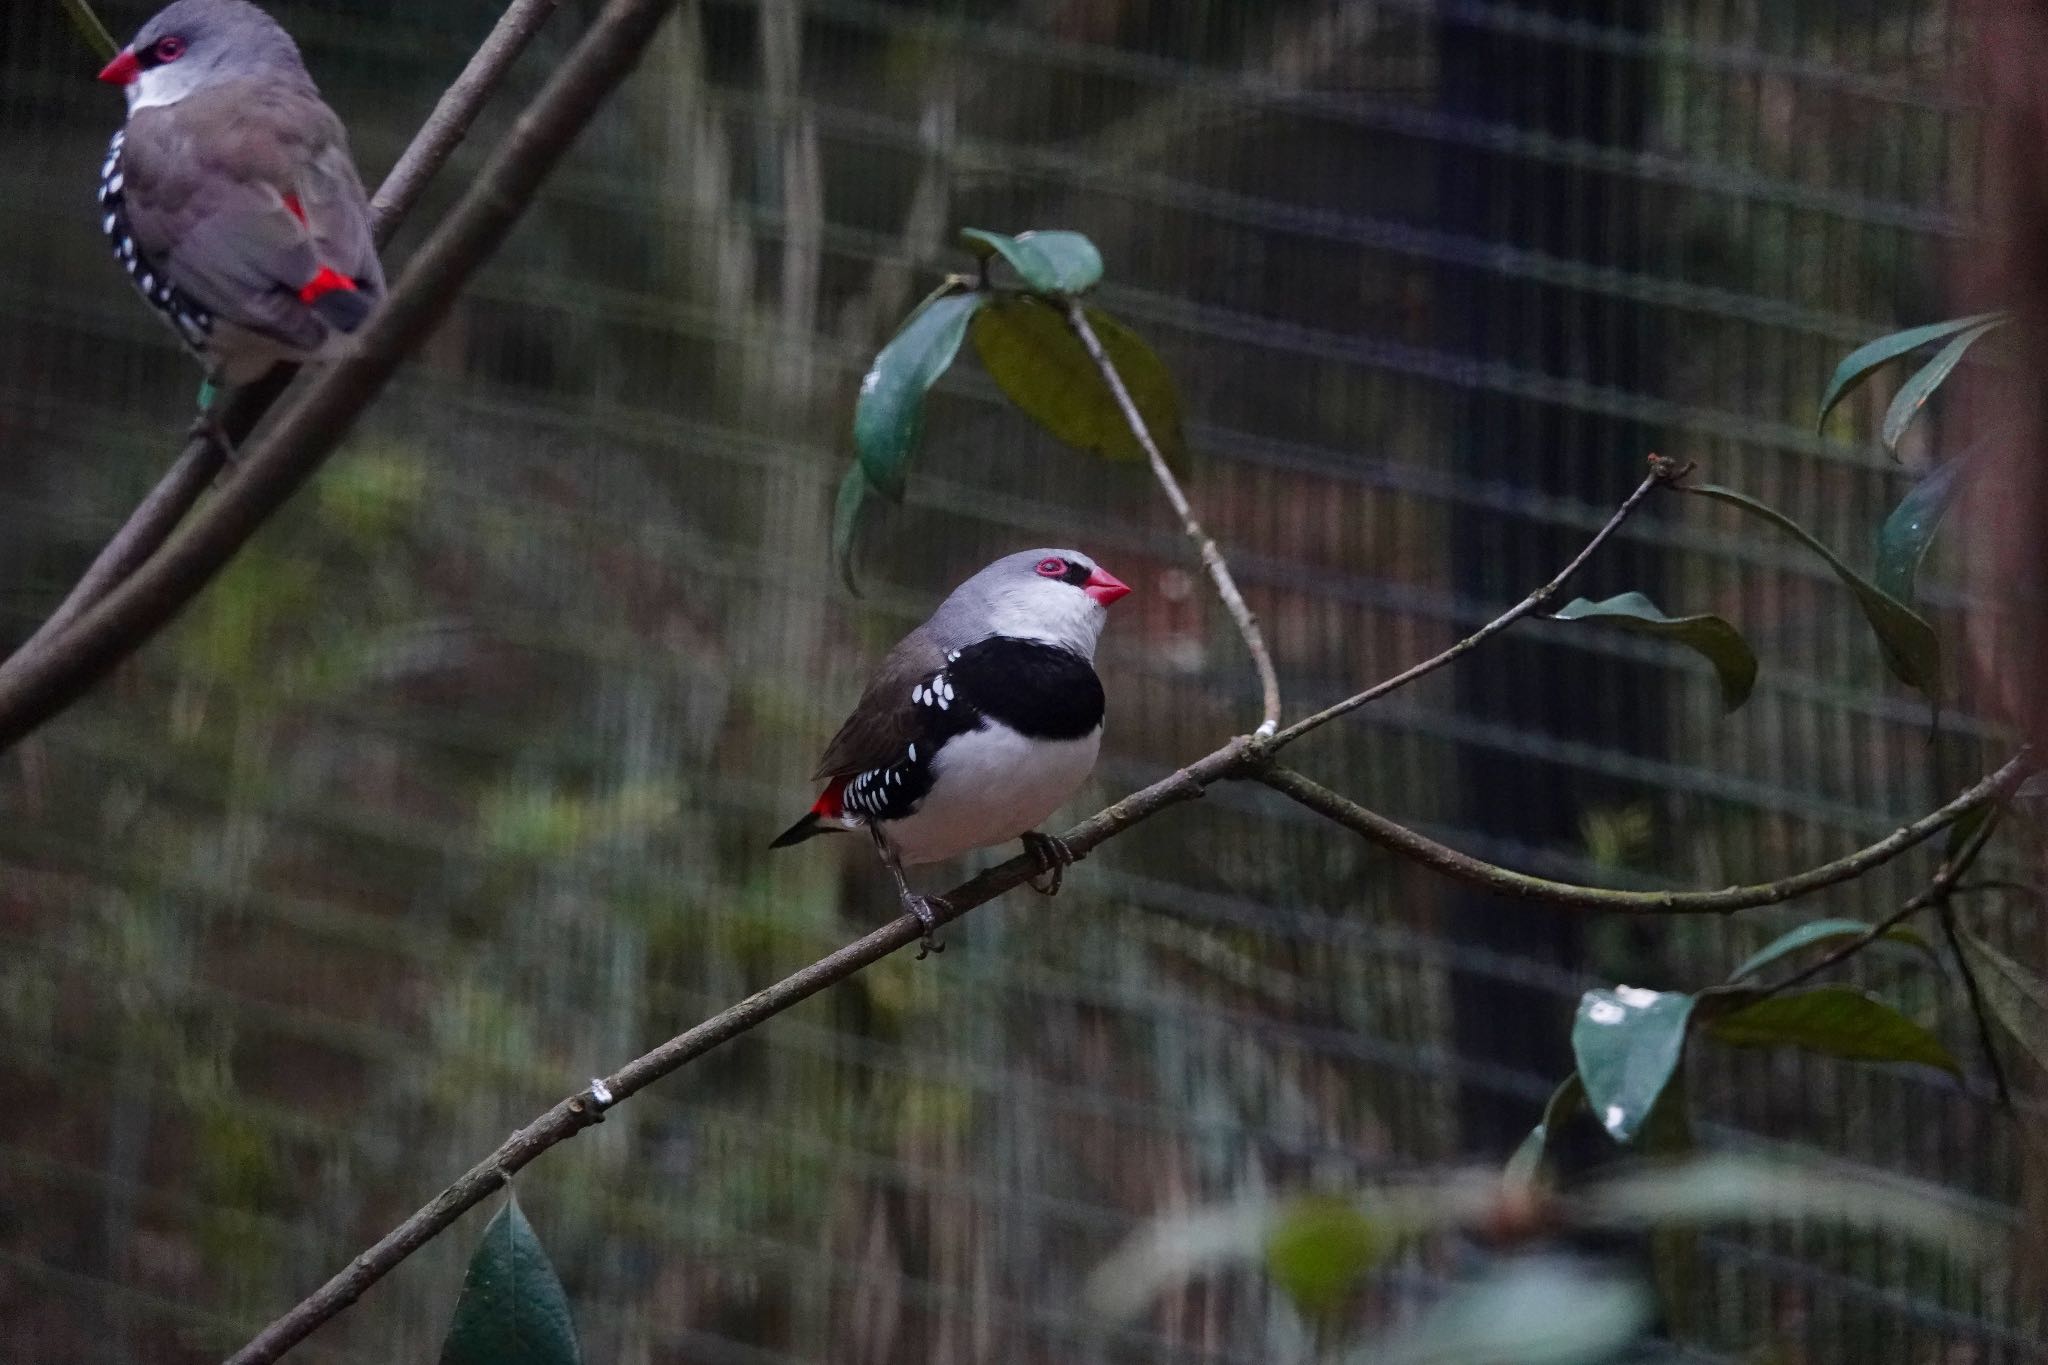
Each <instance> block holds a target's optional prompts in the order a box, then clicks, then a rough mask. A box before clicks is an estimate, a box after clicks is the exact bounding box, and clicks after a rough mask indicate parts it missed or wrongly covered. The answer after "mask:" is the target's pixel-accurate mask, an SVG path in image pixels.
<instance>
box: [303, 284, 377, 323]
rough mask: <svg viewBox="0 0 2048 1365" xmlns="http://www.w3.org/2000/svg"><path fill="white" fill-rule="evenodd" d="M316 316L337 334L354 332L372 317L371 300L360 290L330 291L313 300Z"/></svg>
mask: <svg viewBox="0 0 2048 1365" xmlns="http://www.w3.org/2000/svg"><path fill="white" fill-rule="evenodd" d="M313 312H314V314H315V315H316V316H317V317H318V318H319V319H320V320H321V321H322V322H324V323H326V324H327V325H328V326H329V327H332V328H333V329H334V330H335V331H337V332H353V331H355V329H356V328H358V327H360V326H362V325H363V320H364V319H365V318H367V317H369V316H370V300H369V299H368V298H367V297H365V296H364V294H363V291H362V290H360V289H330V290H328V291H327V292H326V293H324V294H322V295H321V296H320V297H319V298H317V299H315V300H313Z"/></svg>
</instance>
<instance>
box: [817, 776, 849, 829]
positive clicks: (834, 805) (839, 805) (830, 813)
mask: <svg viewBox="0 0 2048 1365" xmlns="http://www.w3.org/2000/svg"><path fill="white" fill-rule="evenodd" d="M846 783H847V779H846V778H843V777H835V778H833V779H832V784H831V785H830V786H828V787H826V788H825V790H824V792H823V793H822V794H821V795H820V796H819V797H818V802H817V804H816V805H814V806H812V807H811V814H813V815H819V816H823V817H824V818H825V819H827V820H837V819H838V818H839V816H840V813H841V812H843V811H844V810H845V809H846V803H845V802H843V801H841V800H840V799H839V796H840V793H841V792H843V791H845V790H846Z"/></svg>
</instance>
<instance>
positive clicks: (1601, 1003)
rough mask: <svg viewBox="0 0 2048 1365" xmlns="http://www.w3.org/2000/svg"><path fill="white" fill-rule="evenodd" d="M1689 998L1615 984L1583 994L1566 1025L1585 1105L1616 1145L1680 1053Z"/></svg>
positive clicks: (1632, 1130)
mask: <svg viewBox="0 0 2048 1365" xmlns="http://www.w3.org/2000/svg"><path fill="white" fill-rule="evenodd" d="M1692 1007H1693V999H1692V997H1691V996H1689V995H1686V994H1683V993H1681V992H1678V991H1648V990H1642V989H1640V988H1639V987H1635V986H1617V987H1615V988H1614V989H1613V990H1611V991H1604V990H1602V991H1587V992H1586V993H1585V995H1583V996H1581V997H1580V999H1579V1011H1578V1016H1577V1017H1576V1018H1575V1019H1574V1020H1573V1021H1572V1055H1573V1056H1575V1057H1576V1058H1577V1059H1578V1063H1579V1077H1580V1079H1581V1080H1582V1081H1583V1082H1584V1084H1585V1087H1586V1104H1587V1107H1589V1108H1590V1109H1591V1110H1592V1111H1593V1117H1594V1118H1596V1119H1598V1120H1599V1121H1600V1126H1601V1127H1603V1128H1605V1129H1606V1130H1607V1132H1608V1134H1609V1136H1611V1137H1613V1139H1614V1140H1615V1141H1616V1142H1629V1141H1632V1140H1633V1139H1634V1138H1635V1136H1636V1135H1637V1133H1638V1132H1640V1131H1641V1129H1642V1126H1643V1124H1644V1122H1645V1121H1646V1120H1647V1119H1648V1118H1649V1117H1650V1111H1651V1110H1652V1109H1653V1108H1655V1107H1656V1104H1657V1097H1658V1096H1659V1095H1661V1094H1663V1093H1664V1087H1665V1086H1666V1085H1668V1084H1670V1082H1671V1078H1672V1076H1673V1075H1674V1074H1675V1073H1676V1071H1677V1070H1678V1063H1679V1059H1680V1058H1681V1057H1683V1056H1684V1054H1685V1028H1686V1024H1687V1022H1688V1021H1689V1020H1690V1019H1691V1018H1692Z"/></svg>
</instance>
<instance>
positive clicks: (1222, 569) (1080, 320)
mask: <svg viewBox="0 0 2048 1365" xmlns="http://www.w3.org/2000/svg"><path fill="white" fill-rule="evenodd" d="M1067 326H1069V327H1071V328H1072V329H1073V331H1074V335H1075V336H1077V337H1079V338H1081V344H1082V345H1083V346H1085V347H1087V348H1088V356H1089V358H1090V359H1091V360H1093V361H1094V362H1095V368H1096V369H1097V370H1099V371H1101V372H1102V379H1103V382H1104V383H1106V384H1108V385H1109V391H1110V393H1111V394H1112V395H1114V396H1115V398H1116V404H1117V406H1118V407H1119V408H1121V409H1122V410H1123V414H1124V421H1125V423H1126V424H1128V425H1129V427H1130V429H1131V435H1133V436H1135V437H1137V438H1138V444H1139V445H1141V446H1143V447H1144V448H1145V458H1146V459H1147V460H1149V461H1151V463H1152V477H1154V478H1155V479H1157V480H1159V486H1160V487H1161V488H1163V489H1165V490H1166V500H1167V501H1168V502H1170V503H1172V504H1173V510H1174V513H1175V514H1176V515H1177V516H1179V517H1180V525H1181V529H1182V530H1183V531H1185V532H1187V536H1188V539H1189V540H1192V541H1193V542H1194V543H1195V551H1196V553H1197V554H1199V555H1200V556H1201V558H1202V567H1203V568H1205V569H1207V570H1208V571H1209V578H1210V580H1211V581H1212V582H1214V583H1215V584H1216V595H1217V596H1218V597H1220V598H1222V599H1223V607H1224V610H1226V611H1228V612H1229V613H1230V619H1231V620H1233V621H1235V622H1236V623H1237V633H1238V634H1239V635H1242V636H1243V637H1244V644H1245V648H1246V649H1249V650H1250V651H1251V653H1252V666H1253V667H1255V668H1257V669H1258V671H1259V692H1260V695H1261V697H1262V704H1263V707H1264V718H1263V719H1261V720H1260V721H1259V728H1258V729H1257V730H1256V731H1255V732H1254V733H1255V734H1256V735H1258V736H1259V737H1260V738H1262V739H1263V738H1265V737H1267V736H1269V735H1271V734H1273V732H1274V731H1276V730H1278V729H1279V728H1280V675H1279V673H1278V672H1276V671H1275V670H1274V668H1273V655H1272V652H1271V651H1270V650H1268V649H1267V648H1266V637H1265V636H1264V635H1262V634H1260V633H1259V621H1258V618H1257V617H1256V616H1253V615H1252V609H1251V608H1250V607H1249V606H1246V605H1245V600H1244V594H1242V593H1240V592H1239V591H1238V590H1237V580H1236V579H1234V578H1232V577H1231V576H1230V565H1229V564H1228V563H1227V562H1225V560H1224V558H1223V551H1221V550H1219V549H1217V548H1216V541H1215V539H1214V538H1213V537H1211V536H1210V534H1209V533H1208V532H1207V531H1205V530H1203V529H1202V523H1201V522H1200V521H1198V520H1197V519H1196V517H1195V509H1194V506H1193V504H1191V503H1189V502H1188V495H1187V494H1186V493H1184V492H1182V491H1181V486H1180V480H1179V479H1176V478H1175V477H1174V476H1173V471H1172V470H1171V469H1169V468H1167V465H1166V457H1165V456H1164V455H1162V454H1160V453H1159V443H1158V442H1157V441H1154V440H1153V439H1152V431H1151V428H1150V427H1148V426H1147V425H1146V424H1145V417H1144V414H1143V413H1140V412H1139V411H1138V405H1137V403H1136V402H1135V401H1133V400H1132V398H1131V391H1130V390H1129V389H1127V388H1125V387H1124V379H1123V376H1122V375H1121V374H1118V373H1117V368H1116V366H1115V364H1114V363H1112V362H1111V360H1110V358H1109V352H1107V351H1105V350H1103V349H1102V339H1101V338H1100V337H1098V336H1096V335H1095V329H1094V328H1093V327H1091V326H1090V325H1089V323H1088V312H1087V310H1086V309H1084V308H1083V307H1082V306H1081V301H1080V300H1079V299H1068V300H1067Z"/></svg>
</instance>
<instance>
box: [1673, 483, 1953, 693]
mask: <svg viewBox="0 0 2048 1365" xmlns="http://www.w3.org/2000/svg"><path fill="white" fill-rule="evenodd" d="M1684 488H1685V491H1686V492H1688V493H1697V494H1699V495H1700V496H1701V497H1703V498H1712V499H1714V501H1716V502H1724V503H1727V504H1728V505H1729V506H1731V507H1740V508H1741V509H1742V510H1743V511H1745V512H1750V513H1753V514H1754V515H1756V516H1759V517H1762V518H1763V519H1764V520H1766V521H1768V522H1770V523H1771V524H1772V525H1773V526H1775V527H1777V528H1778V529H1779V530H1781V531H1783V532H1785V533H1786V534H1787V535H1790V536H1792V537H1794V538H1795V539H1797V540H1798V541H1799V542H1800V543H1801V544H1803V545H1805V546H1806V547H1807V548H1808V549H1809V550H1812V551H1813V552H1814V553H1815V554H1817V555H1819V556H1820V557H1821V558H1822V559H1823V560H1825V561H1826V562H1827V566H1828V567H1829V568H1830V569H1833V570H1834V572H1835V577H1836V578H1839V579H1841V580H1842V583H1843V586H1845V587H1847V588H1848V589H1849V591H1850V592H1851V593H1854V594H1855V596H1856V604H1857V606H1859V607H1861V608H1862V609H1863V617H1864V619H1865V620H1867V621H1868V622H1870V628H1871V630H1873V631H1875V632H1876V634H1877V642H1878V644H1879V646H1880V647H1881V648H1882V650H1883V652H1884V658H1885V663H1886V664H1887V665H1888V666H1889V667H1890V668H1891V670H1892V672H1893V673H1894V674H1896V675H1897V676H1898V678H1899V680H1900V681H1901V682H1904V683H1906V684H1908V685H1909V686H1912V687H1915V688H1918V689H1919V690H1920V692H1921V694H1922V695H1924V696H1926V697H1928V698H1930V699H1931V698H1933V697H1934V696H1935V695H1936V694H1937V693H1938V692H1939V690H1940V687H1941V645H1940V643H1939V642H1938V641H1937V640H1936V639H1935V636H1934V628H1933V627H1931V626H1929V625H1928V624H1927V622H1925V621H1923V620H1922V619H1921V618H1920V617H1919V615H1918V614H1917V613H1915V612H1914V610H1913V609H1912V608H1911V607H1909V606H1907V605H1906V604H1905V603H1903V602H1901V601H1899V600H1898V599H1897V598H1896V597H1893V596H1892V595H1891V594H1890V593H1887V592H1885V591H1884V590H1883V589H1882V588H1880V587H1878V586H1877V585H1876V584H1874V583H1872V582H1870V581H1869V580H1868V579H1866V578H1864V577H1863V576H1862V575H1861V574H1859V573H1857V572H1856V571H1855V570H1854V569H1852V568H1850V567H1849V566H1848V565H1847V564H1844V563H1843V562H1842V561H1841V560H1840V559H1839V558H1837V557H1836V555H1835V552H1834V551H1833V550H1830V549H1829V548H1828V547H1827V546H1825V545H1823V544H1821V543H1820V541H1819V540H1817V539H1815V538H1814V536H1813V535H1812V534H1811V533H1810V532H1808V531H1807V529H1806V528H1805V527H1803V526H1801V525H1800V524H1799V523H1798V522H1796V521H1794V520H1792V519H1791V518H1790V517H1788V516H1786V515H1785V514H1784V513H1782V512H1780V511H1778V509H1777V508H1775V507H1772V506H1770V505H1768V504H1766V503H1761V502H1758V501H1757V500H1756V499H1755V498H1752V497H1750V496H1749V495H1748V494H1746V493H1738V492H1736V491H1735V490H1734V489H1732V488H1722V487H1720V486H1719V485H1716V484H1710V483H1702V484H1686V485H1684Z"/></svg>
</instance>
